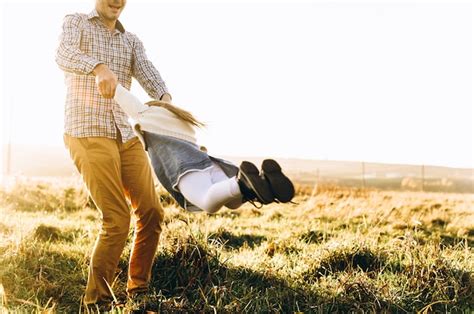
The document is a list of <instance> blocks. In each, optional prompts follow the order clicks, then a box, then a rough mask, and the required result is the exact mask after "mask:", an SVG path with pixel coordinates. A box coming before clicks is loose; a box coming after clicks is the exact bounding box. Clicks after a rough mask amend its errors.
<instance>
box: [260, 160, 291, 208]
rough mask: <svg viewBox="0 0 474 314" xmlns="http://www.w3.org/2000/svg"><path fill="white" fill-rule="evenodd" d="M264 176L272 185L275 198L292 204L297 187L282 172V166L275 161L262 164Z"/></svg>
mask: <svg viewBox="0 0 474 314" xmlns="http://www.w3.org/2000/svg"><path fill="white" fill-rule="evenodd" d="M262 175H263V176H264V177H265V179H266V180H267V181H268V183H270V188H271V190H272V193H273V195H275V198H276V199H277V200H278V201H280V202H282V203H287V202H290V201H291V200H292V199H293V197H294V196H295V187H294V186H293V183H292V182H291V180H290V179H288V177H287V176H285V175H284V174H283V173H282V172H281V167H280V165H279V164H278V163H277V162H276V161H275V160H273V159H265V160H264V161H263V162H262Z"/></svg>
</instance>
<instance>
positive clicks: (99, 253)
mask: <svg viewBox="0 0 474 314" xmlns="http://www.w3.org/2000/svg"><path fill="white" fill-rule="evenodd" d="M125 3H126V0H96V4H95V10H93V11H92V12H91V13H90V14H88V15H87V14H73V15H67V16H66V17H65V19H64V24H63V32H62V35H61V38H60V45H59V48H58V50H57V55H56V62H57V64H58V65H59V67H60V68H61V69H62V70H63V71H64V72H65V81H66V86H67V97H66V108H65V134H64V141H65V144H66V146H67V148H68V149H69V152H70V155H71V158H72V159H73V161H74V163H75V165H76V167H77V169H78V170H79V172H80V173H81V175H82V177H83V179H84V182H85V184H86V186H87V188H88V190H89V192H90V194H91V197H92V199H93V200H94V202H95V204H96V205H97V207H98V208H99V210H100V212H101V215H102V227H101V231H100V234H99V236H98V238H97V241H96V243H95V246H94V249H93V252H92V257H91V261H90V267H89V275H88V281H87V287H86V292H85V296H84V303H85V304H86V305H87V306H88V307H98V308H105V309H107V308H108V307H109V305H110V304H111V301H112V291H111V290H110V286H111V285H112V282H113V280H114V277H115V271H116V268H117V264H118V261H119V258H120V255H121V253H122V251H123V248H124V246H125V243H126V240H127V237H128V232H129V225H130V209H129V207H128V203H127V198H128V199H129V200H130V203H131V205H132V209H133V212H134V214H135V216H136V218H137V220H136V226H135V238H134V242H133V247H132V252H131V257H130V264H129V274H128V281H127V292H128V295H129V296H130V297H132V298H133V297H137V296H139V295H143V294H144V293H146V291H147V288H148V284H149V281H150V274H151V267H152V263H153V259H154V255H155V252H156V248H157V244H158V240H159V236H160V233H161V226H160V224H161V222H162V221H163V209H162V207H161V205H160V202H159V199H158V197H157V195H156V193H155V190H154V184H153V179H152V174H151V169H150V166H149V163H148V159H147V156H146V154H145V152H144V150H143V147H142V145H141V143H140V142H139V140H138V138H137V137H135V135H134V133H133V130H132V128H131V126H130V125H129V124H128V122H127V116H126V114H125V113H124V112H123V111H122V110H121V109H120V107H119V106H118V105H117V104H116V103H115V101H114V100H113V99H112V97H113V96H114V93H115V88H116V86H117V84H118V83H120V84H122V86H124V87H126V88H127V89H130V85H131V82H132V76H133V77H135V78H136V79H137V80H138V82H139V83H140V85H141V86H142V87H143V88H144V89H145V90H146V91H147V93H148V94H149V95H150V97H151V98H154V99H161V100H164V101H170V100H171V96H170V94H169V93H168V91H167V88H166V85H165V83H164V82H163V80H162V78H161V76H160V74H159V72H158V71H157V70H156V68H155V67H154V66H153V64H152V63H151V62H150V61H149V60H148V59H147V57H146V54H145V50H144V48H143V44H142V43H141V41H140V40H139V39H138V38H137V36H136V35H134V34H132V33H129V32H127V31H125V29H124V27H123V26H122V24H121V23H120V21H119V20H118V18H119V16H120V14H121V12H122V10H123V8H124V6H125Z"/></svg>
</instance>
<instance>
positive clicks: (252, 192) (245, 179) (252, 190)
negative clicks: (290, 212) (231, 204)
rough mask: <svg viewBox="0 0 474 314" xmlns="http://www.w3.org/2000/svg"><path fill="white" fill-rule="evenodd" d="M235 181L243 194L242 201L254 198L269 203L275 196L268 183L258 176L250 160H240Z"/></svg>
mask: <svg viewBox="0 0 474 314" xmlns="http://www.w3.org/2000/svg"><path fill="white" fill-rule="evenodd" d="M237 182H238V183H239V188H240V191H241V192H242V195H243V196H244V201H253V200H255V199H256V200H257V201H259V202H260V203H262V204H269V203H271V202H273V200H274V198H275V197H274V196H273V193H272V191H271V189H270V185H269V183H268V182H267V181H266V180H265V179H263V178H262V177H261V176H260V173H259V171H258V168H257V167H256V166H255V165H254V164H253V163H251V162H248V161H242V163H241V164H240V168H239V174H238V177H237Z"/></svg>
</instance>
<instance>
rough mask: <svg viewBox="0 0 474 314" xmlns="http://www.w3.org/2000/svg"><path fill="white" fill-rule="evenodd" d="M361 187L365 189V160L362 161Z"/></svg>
mask: <svg viewBox="0 0 474 314" xmlns="http://www.w3.org/2000/svg"><path fill="white" fill-rule="evenodd" d="M362 187H363V188H364V189H365V162H362Z"/></svg>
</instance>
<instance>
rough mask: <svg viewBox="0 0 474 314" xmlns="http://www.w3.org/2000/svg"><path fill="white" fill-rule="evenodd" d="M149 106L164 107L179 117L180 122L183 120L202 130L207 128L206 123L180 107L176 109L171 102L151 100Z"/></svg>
mask: <svg viewBox="0 0 474 314" xmlns="http://www.w3.org/2000/svg"><path fill="white" fill-rule="evenodd" d="M145 104H146V105H148V106H155V107H162V108H164V109H166V110H168V111H170V112H171V113H173V114H174V115H175V116H177V117H178V118H179V119H180V120H183V121H185V122H188V123H191V124H192V125H194V126H196V127H198V128H202V127H205V126H206V124H205V123H204V122H201V121H199V120H198V119H196V118H195V117H194V116H193V115H192V114H191V113H190V112H189V111H186V110H184V109H181V108H179V107H176V106H174V105H172V104H170V103H169V102H165V101H161V100H151V101H149V102H147V103H145Z"/></svg>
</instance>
